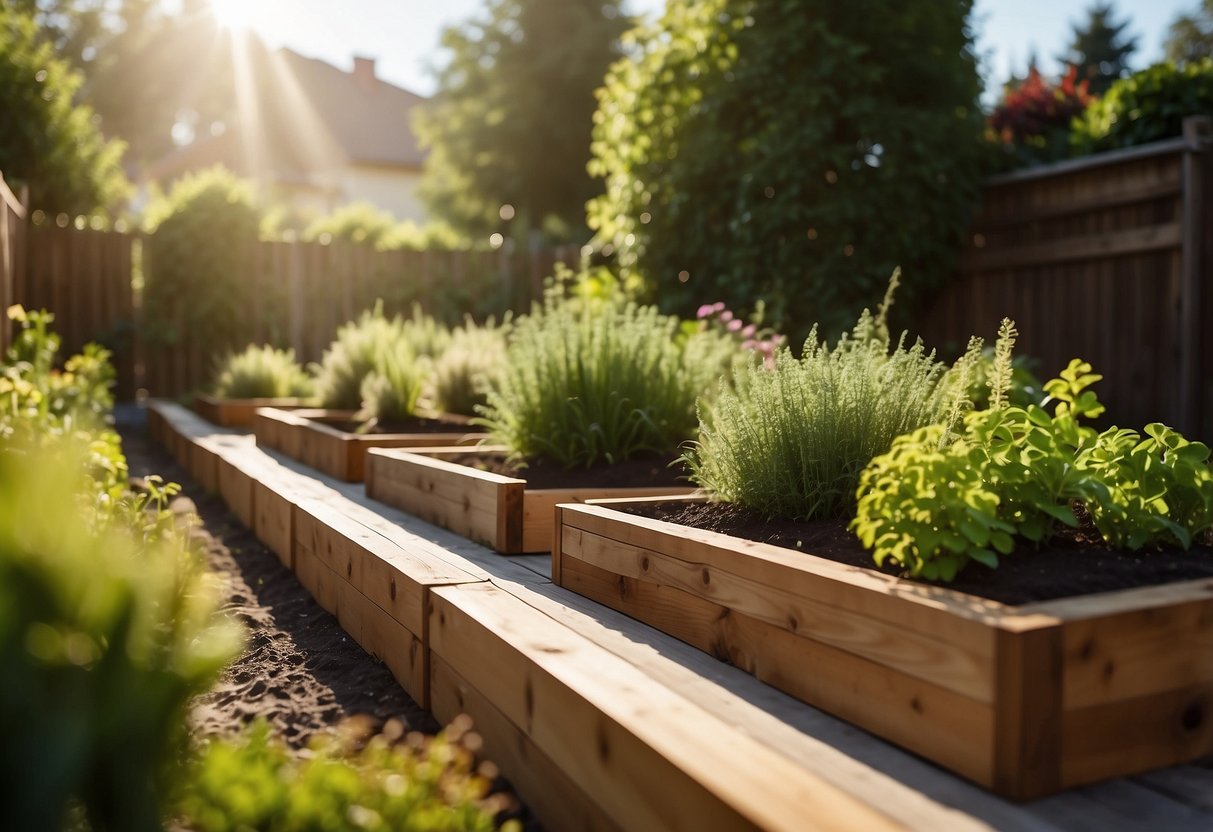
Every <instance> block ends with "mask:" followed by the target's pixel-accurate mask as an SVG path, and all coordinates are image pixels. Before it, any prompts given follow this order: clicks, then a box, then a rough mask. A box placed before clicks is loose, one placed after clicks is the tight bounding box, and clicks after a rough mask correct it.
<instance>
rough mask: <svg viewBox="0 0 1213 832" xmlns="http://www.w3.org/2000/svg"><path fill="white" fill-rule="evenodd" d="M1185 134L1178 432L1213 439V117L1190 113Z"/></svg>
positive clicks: (1185, 120) (1185, 123)
mask: <svg viewBox="0 0 1213 832" xmlns="http://www.w3.org/2000/svg"><path fill="white" fill-rule="evenodd" d="M1183 137H1184V140H1185V143H1186V146H1185V147H1184V151H1183V227H1182V241H1183V242H1182V250H1183V255H1182V256H1183V266H1182V277H1181V281H1180V344H1181V349H1180V376H1179V378H1180V386H1179V412H1180V414H1181V418H1182V420H1183V422H1182V424H1181V425H1180V430H1181V431H1182V432H1184V433H1186V434H1188V435H1189V436H1194V437H1195V436H1196V435H1198V434H1199V435H1202V436H1203V438H1205V439H1213V434H1211V433H1210V432H1209V431H1208V427H1209V426H1208V424H1207V420H1208V418H1209V415H1210V413H1209V411H1210V409H1211V408H1210V403H1209V397H1210V391H1209V390H1206V389H1205V388H1206V384H1205V380H1204V370H1205V366H1206V364H1205V362H1206V357H1207V353H1208V351H1209V348H1210V345H1211V344H1213V336H1211V335H1210V334H1209V333H1208V331H1207V330H1208V329H1209V327H1207V326H1205V318H1204V315H1203V314H1202V313H1203V310H1204V306H1205V304H1206V303H1207V302H1208V298H1207V297H1206V292H1205V286H1204V283H1205V281H1206V280H1207V279H1208V268H1209V267H1210V266H1213V260H1210V259H1209V256H1208V255H1209V252H1208V249H1209V241H1208V237H1209V225H1208V222H1207V221H1208V220H1209V219H1210V216H1209V214H1210V194H1209V192H1208V181H1209V177H1210V173H1211V172H1213V165H1210V164H1209V150H1210V148H1211V147H1213V118H1209V117H1208V116H1189V117H1188V118H1185V119H1184V123H1183Z"/></svg>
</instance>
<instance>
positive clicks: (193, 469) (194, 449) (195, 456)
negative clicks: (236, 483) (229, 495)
mask: <svg viewBox="0 0 1213 832" xmlns="http://www.w3.org/2000/svg"><path fill="white" fill-rule="evenodd" d="M190 475H191V476H193V478H194V479H196V480H197V481H198V484H199V485H201V486H202V487H203V488H204V489H206V492H207V493H208V494H214V493H216V492H217V491H218V490H219V458H218V456H216V454H215V452H214V451H212V450H211V449H210V448H208V447H207V446H206V445H204V444H202V443H200V442H191V443H190Z"/></svg>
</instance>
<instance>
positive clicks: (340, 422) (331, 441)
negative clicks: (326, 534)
mask: <svg viewBox="0 0 1213 832" xmlns="http://www.w3.org/2000/svg"><path fill="white" fill-rule="evenodd" d="M353 419H354V413H353V412H352V411H346V410H320V409H312V408H309V409H302V410H292V411H287V410H279V409H277V408H261V409H259V410H257V411H256V413H255V414H254V417H253V433H254V434H255V435H256V437H257V443H258V444H259V445H264V446H265V447H268V448H273V449H274V450H276V451H280V452H281V453H283V454H286V455H287V456H289V457H291V458H292V459H297V460H299V461H300V462H302V463H304V464H305V465H309V466H311V467H312V468H315V469H316V470H318V471H321V472H323V473H325V474H328V475H329V476H331V477H335V478H336V479H339V480H343V481H345V482H361V481H362V480H363V478H364V477H365V472H366V452H367V451H368V450H369V449H371V448H424V447H435V446H443V447H445V446H455V445H474V444H476V443H477V442H480V441H482V440H484V439H485V438H486V436H485V434H483V433H476V432H474V431H472V430H471V429H470V427H469V425H468V424H467V421H466V419H463V418H462V417H455V416H444V417H443V418H442V420H429V421H431V422H439V421H440V424H427V425H426V429H425V430H424V431H422V430H417V431H413V432H401V433H356V432H354V430H353V429H352V427H353V424H354V423H353Z"/></svg>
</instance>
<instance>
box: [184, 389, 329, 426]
mask: <svg viewBox="0 0 1213 832" xmlns="http://www.w3.org/2000/svg"><path fill="white" fill-rule="evenodd" d="M259 407H275V408H278V409H280V410H290V409H294V408H301V407H306V402H305V400H304V399H220V398H217V397H215V396H205V395H198V396H194V412H195V413H197V414H198V415H199V416H201V417H202V418H203V419H206V420H207V421H208V422H211V423H213V424H216V425H222V426H223V427H228V428H247V427H252V425H253V413H254V412H256V410H257V408H259Z"/></svg>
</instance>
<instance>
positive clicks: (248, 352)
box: [215, 344, 312, 399]
mask: <svg viewBox="0 0 1213 832" xmlns="http://www.w3.org/2000/svg"><path fill="white" fill-rule="evenodd" d="M311 394H312V380H311V378H310V377H309V376H308V374H307V373H306V372H304V370H303V367H301V366H300V365H299V363H298V362H297V361H295V351H294V350H280V349H275V348H274V347H271V346H269V345H265V346H256V345H255V344H250V345H249V346H248V347H246V348H245V350H244V352H240V353H229V354H228V355H227V356H226V357H225V358H224V359H223V361H222V362H220V364H219V368H218V372H217V373H216V379H215V395H216V396H218V397H219V398H221V399H280V398H301V397H306V396H310V395H311Z"/></svg>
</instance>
